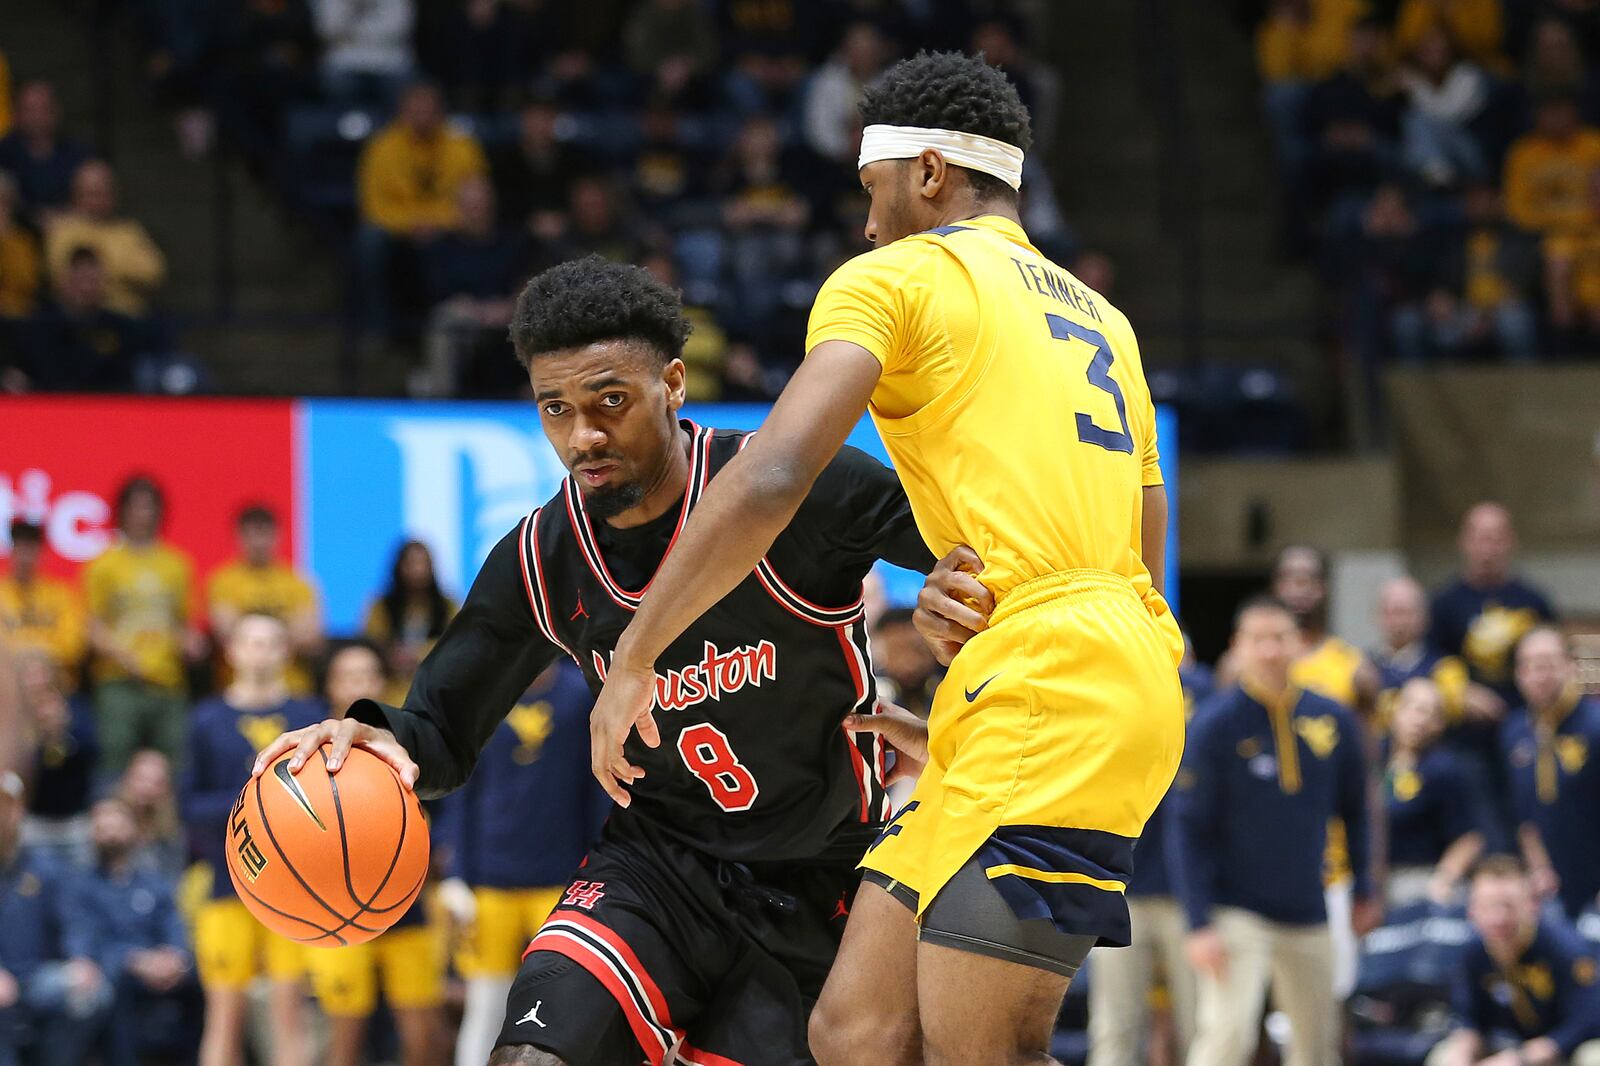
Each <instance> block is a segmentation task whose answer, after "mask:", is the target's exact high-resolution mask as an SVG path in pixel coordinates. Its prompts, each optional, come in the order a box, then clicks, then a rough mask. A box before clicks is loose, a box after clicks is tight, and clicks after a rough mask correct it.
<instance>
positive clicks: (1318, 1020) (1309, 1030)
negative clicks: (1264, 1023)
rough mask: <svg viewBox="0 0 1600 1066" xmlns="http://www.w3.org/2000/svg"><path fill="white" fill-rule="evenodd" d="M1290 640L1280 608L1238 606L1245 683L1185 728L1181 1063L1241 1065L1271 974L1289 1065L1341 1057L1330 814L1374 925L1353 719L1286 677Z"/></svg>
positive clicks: (1237, 653)
mask: <svg viewBox="0 0 1600 1066" xmlns="http://www.w3.org/2000/svg"><path fill="white" fill-rule="evenodd" d="M1298 641H1299V635H1298V632H1297V630H1296V627H1295V620H1294V616H1293V615H1292V614H1290V612H1289V611H1288V609H1287V608H1286V607H1284V606H1283V604H1281V603H1279V602H1278V601H1276V600H1273V599H1271V598H1267V597H1262V598H1258V599H1253V600H1251V601H1249V602H1247V603H1246V604H1245V605H1244V606H1243V607H1242V608H1241V609H1240V611H1239V614H1238V618H1237V619H1236V622H1235V628H1234V637H1233V645H1232V655H1233V659H1234V661H1235V662H1236V663H1237V664H1238V665H1239V676H1240V683H1239V684H1238V685H1235V686H1233V687H1232V688H1228V689H1225V690H1223V691H1221V692H1219V693H1218V694H1217V695H1216V696H1214V697H1212V698H1211V699H1210V700H1208V701H1206V702H1205V703H1204V704H1203V705H1201V706H1200V707H1199V708H1197V709H1196V711H1195V715H1194V718H1193V720H1192V721H1191V722H1190V725H1189V741H1188V747H1187V750H1186V751H1185V753H1184V762H1183V768H1182V770H1180V771H1179V774H1178V779H1177V782H1176V784H1175V790H1174V792H1173V797H1174V799H1175V800H1176V803H1175V805H1174V809H1173V814H1174V816H1175V817H1174V818H1173V819H1172V822H1171V823H1170V824H1169V825H1168V827H1167V828H1168V834H1169V837H1168V847H1169V848H1171V849H1173V852H1172V860H1173V870H1174V873H1175V875H1176V884H1175V886H1174V887H1175V889H1176V892H1177V895H1178V898H1179V900H1180V901H1181V902H1182V904H1183V907H1184V911H1185V914H1186V915H1187V917H1188V920H1189V928H1190V930H1191V932H1190V934H1189V944H1188V951H1189V957H1190V960H1191V962H1192V963H1193V964H1194V966H1195V968H1196V970H1198V971H1199V974H1200V987H1199V1003H1198V1014H1197V1019H1196V1032H1195V1039H1194V1043H1193V1045H1192V1046H1191V1048H1190V1052H1189V1059H1188V1063H1189V1066H1243V1064H1244V1063H1245V1062H1246V1061H1247V1060H1248V1059H1249V1058H1250V1055H1251V1053H1252V1051H1253V1049H1254V1046H1255V1040H1256V1033H1257V1031H1258V1030H1259V1027H1260V1022H1261V1013H1262V1006H1263V1003H1264V1000H1265V996H1266V992H1267V988H1268V985H1269V984H1271V985H1273V993H1274V999H1275V1001H1276V1002H1277V1003H1278V1004H1279V1005H1280V1006H1281V1007H1282V1009H1283V1010H1284V1012H1285V1013H1286V1014H1288V1016H1289V1020H1290V1023H1291V1026H1292V1028H1293V1032H1294V1037H1293V1041H1292V1043H1291V1046H1290V1049H1289V1057H1288V1066H1334V1064H1336V1063H1337V1062H1338V1061H1339V1056H1338V1043H1339V1019H1338V1000H1337V997H1336V996H1335V994H1334V987H1333V944H1332V941H1331V940H1330V938H1329V935H1328V916H1327V909H1326V905H1325V903H1324V901H1323V883H1322V875H1323V853H1324V849H1325V847H1326V844H1327V826H1328V822H1329V820H1330V819H1333V818H1340V819H1342V820H1343V821H1344V824H1345V826H1346V827H1347V834H1348V845H1349V855H1350V865H1351V869H1352V871H1353V873H1354V879H1355V886H1354V887H1355V898H1356V911H1355V924H1356V929H1357V932H1358V933H1364V932H1365V931H1366V930H1367V929H1369V928H1371V926H1372V925H1373V924H1375V923H1376V919H1377V905H1376V903H1375V901H1374V898H1373V891H1372V880H1371V875H1370V861H1369V846H1368V839H1369V832H1368V814H1367V775H1366V765H1365V759H1364V755H1363V745H1362V738H1361V732H1360V728H1359V726H1358V725H1357V723H1356V720H1355V718H1354V716H1353V715H1352V714H1351V713H1350V712H1349V711H1348V710H1347V709H1345V707H1344V706H1343V705H1341V704H1339V703H1335V702H1334V701H1332V700H1329V699H1326V698H1324V697H1322V696H1318V695H1316V694H1315V693H1312V692H1305V691H1301V690H1298V689H1296V688H1294V687H1293V686H1291V685H1290V683H1289V666H1290V664H1291V662H1292V661H1293V659H1294V656H1295V654H1296V652H1297V650H1298Z"/></svg>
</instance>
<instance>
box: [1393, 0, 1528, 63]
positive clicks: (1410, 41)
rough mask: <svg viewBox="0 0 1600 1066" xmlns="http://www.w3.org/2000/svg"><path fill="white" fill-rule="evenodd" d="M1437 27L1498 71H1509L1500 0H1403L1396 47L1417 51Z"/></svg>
mask: <svg viewBox="0 0 1600 1066" xmlns="http://www.w3.org/2000/svg"><path fill="white" fill-rule="evenodd" d="M1435 26H1438V27H1442V28H1443V29H1444V30H1445V31H1446V32H1447V33H1449V34H1450V38H1451V40H1453V41H1454V42H1455V45H1456V48H1457V49H1458V50H1459V51H1460V52H1461V54H1462V55H1465V56H1467V57H1468V58H1470V59H1471V60H1472V61H1473V62H1475V63H1477V64H1478V65H1479V66H1481V67H1484V68H1485V69H1487V70H1491V71H1493V72H1494V73H1496V74H1508V73H1510V66H1509V64H1507V63H1506V57H1505V52H1504V51H1503V39H1504V36H1505V17H1504V15H1503V13H1502V12H1501V10H1500V0H1404V2H1403V3H1402V4H1401V5H1400V10H1399V12H1398V13H1397V14H1396V15H1395V20H1394V43H1395V48H1396V49H1398V50H1399V52H1400V53H1401V54H1402V55H1406V54H1409V53H1411V52H1413V51H1415V50H1416V47H1417V45H1418V44H1420V43H1421V42H1422V38H1423V37H1425V36H1427V34H1428V31H1430V30H1432V29H1433V28H1434V27H1435Z"/></svg>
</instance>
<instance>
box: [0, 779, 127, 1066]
mask: <svg viewBox="0 0 1600 1066" xmlns="http://www.w3.org/2000/svg"><path fill="white" fill-rule="evenodd" d="M22 794H23V787H22V778H20V777H18V776H17V775H16V774H15V773H13V772H11V771H9V770H7V771H5V772H4V773H0V1066H15V1063H17V1062H18V1061H19V1059H18V1053H19V1051H20V1050H21V1049H22V1048H23V1047H31V1048H32V1055H31V1056H30V1058H29V1059H28V1061H30V1062H33V1063H36V1064H37V1066H80V1064H81V1063H82V1062H83V1061H84V1058H85V1056H86V1054H87V1052H88V1049H89V1047H90V1045H91V1044H92V1043H93V1042H94V1040H95V1038H96V1037H97V1036H98V1034H99V1031H100V1029H101V1028H102V1027H103V1026H104V1025H105V1022H106V1017H107V1008H108V1007H109V1005H110V1000H111V991H110V988H109V986H108V985H107V983H106V980H105V977H104V976H103V975H102V974H101V972H100V968H99V967H98V966H97V965H95V963H94V961H93V957H92V956H93V950H92V949H93V943H92V941H91V939H90V936H89V935H88V932H87V931H86V930H84V929H81V928H78V927H77V926H76V925H75V924H73V923H71V922H70V921H69V920H68V917H69V916H68V914H67V913H66V907H65V891H64V890H65V887H66V885H65V878H64V876H63V874H62V872H61V870H60V869H59V868H58V867H57V866H56V865H55V864H53V863H50V862H48V861H47V860H45V859H43V858H41V857H40V856H38V855H35V854H33V853H32V852H31V850H30V849H28V848H24V847H22V846H21V840H22V837H21V829H22V813H23V811H22V807H23V801H22Z"/></svg>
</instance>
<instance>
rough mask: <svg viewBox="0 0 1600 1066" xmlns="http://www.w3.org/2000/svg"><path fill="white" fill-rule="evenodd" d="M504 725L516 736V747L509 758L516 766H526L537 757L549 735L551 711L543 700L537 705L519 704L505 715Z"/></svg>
mask: <svg viewBox="0 0 1600 1066" xmlns="http://www.w3.org/2000/svg"><path fill="white" fill-rule="evenodd" d="M506 724H507V725H509V726H510V727H511V731H512V732H513V733H515V734H517V747H516V750H514V751H513V752H512V753H511V758H512V759H513V760H514V761H515V762H516V764H517V765H518V766H527V765H528V764H529V763H531V762H533V761H534V760H535V759H537V758H538V757H539V749H540V748H542V747H544V742H545V738H546V737H548V736H549V735H550V729H551V725H552V723H551V709H550V705H549V704H548V703H546V702H544V701H543V700H540V701H539V702H538V703H519V704H517V705H516V706H515V707H513V708H511V713H510V714H508V715H506Z"/></svg>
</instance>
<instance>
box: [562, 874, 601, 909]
mask: <svg viewBox="0 0 1600 1066" xmlns="http://www.w3.org/2000/svg"><path fill="white" fill-rule="evenodd" d="M605 887H606V883H605V882H604V881H574V882H572V884H570V885H568V886H567V894H566V895H565V896H564V897H562V900H561V905H562V906H563V907H581V908H583V909H584V910H586V911H592V910H594V905H595V904H596V903H599V902H600V900H601V899H602V898H603V897H604V896H605V894H606V893H605Z"/></svg>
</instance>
